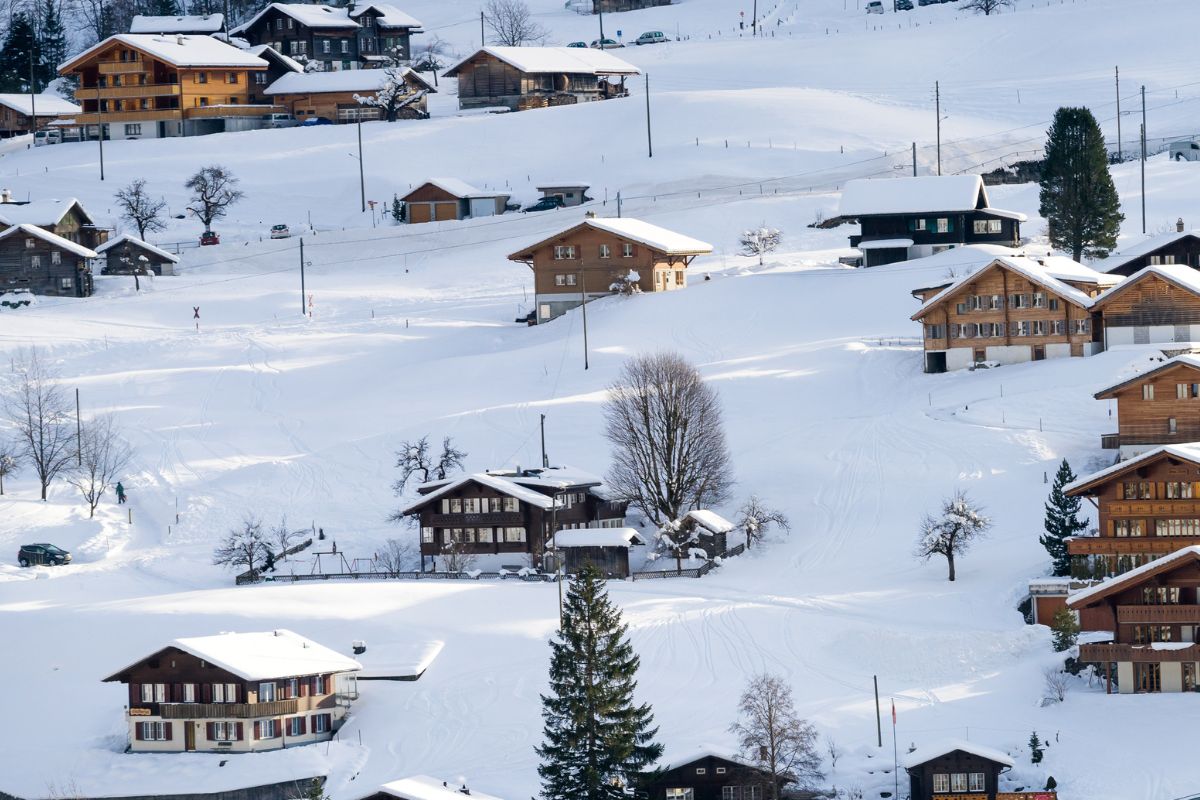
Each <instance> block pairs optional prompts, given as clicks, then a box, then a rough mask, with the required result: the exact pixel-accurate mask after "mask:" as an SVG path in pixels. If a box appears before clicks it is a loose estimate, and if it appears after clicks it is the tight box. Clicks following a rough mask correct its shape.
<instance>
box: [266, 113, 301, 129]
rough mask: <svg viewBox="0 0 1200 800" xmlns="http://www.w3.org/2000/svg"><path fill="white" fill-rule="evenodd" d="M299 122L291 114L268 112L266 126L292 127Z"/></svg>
mask: <svg viewBox="0 0 1200 800" xmlns="http://www.w3.org/2000/svg"><path fill="white" fill-rule="evenodd" d="M299 124H300V120H298V119H296V118H295V117H293V116H292V115H291V114H268V115H267V127H268V128H294V127H296V126H297V125H299Z"/></svg>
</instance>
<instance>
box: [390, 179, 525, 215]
mask: <svg viewBox="0 0 1200 800" xmlns="http://www.w3.org/2000/svg"><path fill="white" fill-rule="evenodd" d="M508 198H509V195H508V193H506V192H492V191H487V190H484V189H477V188H475V187H474V186H472V185H471V184H469V183H466V182H465V181H461V180H459V179H457V178H430V179H429V180H427V181H425V182H424V183H422V184H421V185H420V186H418V187H417V188H415V189H413V190H412V191H411V192H409V193H408V194H406V195H404V196H403V197H401V198H400V199H401V200H402V201H403V202H404V207H405V209H406V210H407V216H406V217H405V219H406V220H407V221H408V222H409V223H410V224H419V223H423V222H448V221H450V220H456V219H474V218H476V217H491V216H495V215H497V214H503V213H504V211H505V208H506V207H507V205H508Z"/></svg>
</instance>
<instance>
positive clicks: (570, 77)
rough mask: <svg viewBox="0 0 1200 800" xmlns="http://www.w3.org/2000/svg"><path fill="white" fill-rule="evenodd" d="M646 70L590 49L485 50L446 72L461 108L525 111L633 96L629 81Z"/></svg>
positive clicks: (495, 48) (607, 53) (533, 48)
mask: <svg viewBox="0 0 1200 800" xmlns="http://www.w3.org/2000/svg"><path fill="white" fill-rule="evenodd" d="M640 74H641V71H640V70H638V68H637V67H635V66H633V65H632V64H630V63H629V62H627V61H623V60H621V59H619V58H617V57H616V56H614V55H613V54H612V53H609V52H608V51H606V50H593V49H591V48H588V47H484V48H483V49H481V50H478V51H476V52H475V53H473V54H472V55H470V56H467V57H466V58H464V59H463V60H462V61H460V62H458V63H457V64H455V65H454V66H453V67H451V68H450V69H449V70H447V71H446V74H445V75H444V77H446V78H458V107H459V108H462V109H470V108H493V107H498V108H507V109H509V110H510V111H524V110H526V109H530V108H546V107H547V106H565V105H575V104H576V103H587V102H591V101H593V100H607V99H609V98H613V97H624V96H626V95H627V94H629V92H628V90H626V88H625V79H626V78H627V77H629V76H631V75H640Z"/></svg>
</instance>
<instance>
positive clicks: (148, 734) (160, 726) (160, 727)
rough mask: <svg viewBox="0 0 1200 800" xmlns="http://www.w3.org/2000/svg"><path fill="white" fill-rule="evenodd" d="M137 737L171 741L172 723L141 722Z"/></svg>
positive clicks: (150, 740)
mask: <svg viewBox="0 0 1200 800" xmlns="http://www.w3.org/2000/svg"><path fill="white" fill-rule="evenodd" d="M137 738H138V739H139V740H140V741H145V742H169V741H171V723H169V722H139V723H138V724H137Z"/></svg>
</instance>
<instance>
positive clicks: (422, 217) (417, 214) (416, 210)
mask: <svg viewBox="0 0 1200 800" xmlns="http://www.w3.org/2000/svg"><path fill="white" fill-rule="evenodd" d="M432 210H433V204H432V203H409V204H408V221H409V222H429V219H430V212H432Z"/></svg>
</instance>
